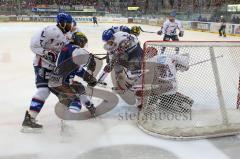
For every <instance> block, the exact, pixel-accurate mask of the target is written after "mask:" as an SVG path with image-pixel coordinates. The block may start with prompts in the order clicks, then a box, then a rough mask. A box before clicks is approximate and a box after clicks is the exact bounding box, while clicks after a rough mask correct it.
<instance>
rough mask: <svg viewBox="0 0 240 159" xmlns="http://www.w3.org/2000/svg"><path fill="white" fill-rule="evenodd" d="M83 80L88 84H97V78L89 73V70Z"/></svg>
mask: <svg viewBox="0 0 240 159" xmlns="http://www.w3.org/2000/svg"><path fill="white" fill-rule="evenodd" d="M83 80H84V81H85V82H87V83H88V86H90V87H95V86H96V85H97V83H98V82H97V80H96V78H95V77H93V75H91V74H90V73H88V72H87V71H86V72H85V73H84V75H83Z"/></svg>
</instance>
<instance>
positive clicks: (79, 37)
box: [71, 32, 88, 48]
mask: <svg viewBox="0 0 240 159" xmlns="http://www.w3.org/2000/svg"><path fill="white" fill-rule="evenodd" d="M71 42H72V43H73V44H75V45H78V46H80V47H81V48H84V46H85V45H86V43H87V42H88V39H87V37H86V35H85V34H83V33H82V32H76V33H74V34H73V35H72V39H71Z"/></svg>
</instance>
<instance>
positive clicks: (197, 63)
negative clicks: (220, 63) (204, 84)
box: [189, 55, 223, 66]
mask: <svg viewBox="0 0 240 159" xmlns="http://www.w3.org/2000/svg"><path fill="white" fill-rule="evenodd" d="M220 57H223V55H220V56H217V57H215V59H218V58H220ZM208 61H211V59H207V60H203V61H199V62H196V63H193V64H190V65H189V66H195V65H199V64H201V63H205V62H208Z"/></svg>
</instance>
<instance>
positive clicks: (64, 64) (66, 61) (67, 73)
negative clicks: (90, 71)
mask: <svg viewBox="0 0 240 159" xmlns="http://www.w3.org/2000/svg"><path fill="white" fill-rule="evenodd" d="M77 48H79V46H77V45H73V44H71V43H69V44H67V45H65V47H64V48H63V49H62V51H61V53H60V54H59V56H58V60H57V64H56V65H57V66H56V69H55V72H56V73H57V74H58V75H61V76H63V77H64V80H63V82H65V83H66V84H69V83H70V79H72V78H74V76H75V75H77V76H79V77H83V74H84V73H85V70H84V69H83V68H81V66H79V65H77V64H75V63H74V62H73V58H72V57H73V51H74V50H75V49H77Z"/></svg>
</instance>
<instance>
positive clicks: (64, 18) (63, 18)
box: [57, 13, 73, 23]
mask: <svg viewBox="0 0 240 159" xmlns="http://www.w3.org/2000/svg"><path fill="white" fill-rule="evenodd" d="M72 20H73V19H72V16H71V15H69V14H67V13H58V15H57V23H72Z"/></svg>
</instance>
